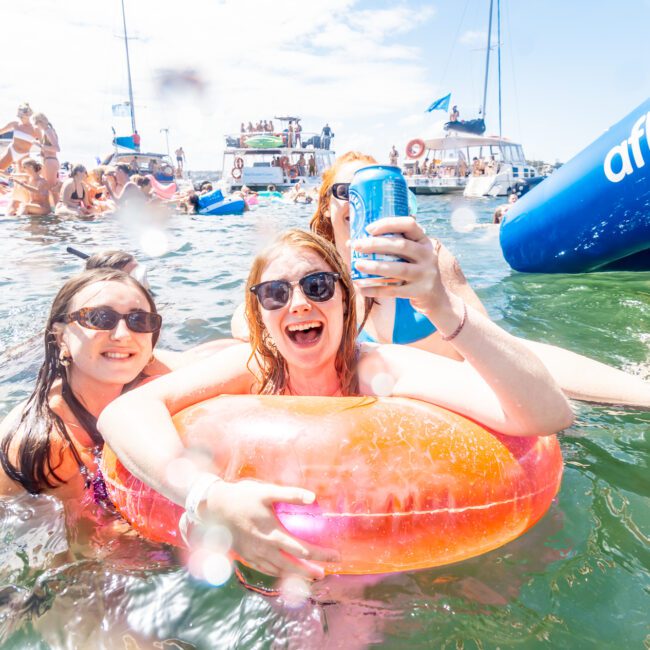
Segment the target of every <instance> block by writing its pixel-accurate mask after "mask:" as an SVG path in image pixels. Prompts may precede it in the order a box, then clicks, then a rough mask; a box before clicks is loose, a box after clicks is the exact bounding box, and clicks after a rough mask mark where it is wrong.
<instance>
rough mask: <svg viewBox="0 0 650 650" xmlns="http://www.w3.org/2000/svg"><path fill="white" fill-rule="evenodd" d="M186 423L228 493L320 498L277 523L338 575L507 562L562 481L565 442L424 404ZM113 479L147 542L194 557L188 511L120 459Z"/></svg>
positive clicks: (311, 408) (335, 402) (249, 409)
mask: <svg viewBox="0 0 650 650" xmlns="http://www.w3.org/2000/svg"><path fill="white" fill-rule="evenodd" d="M173 421H174V425H175V426H176V429H177V430H178V432H179V433H180V435H181V438H182V439H183V440H184V441H185V443H186V444H190V445H192V446H194V445H196V447H197V448H200V449H202V450H205V449H209V450H211V453H212V459H213V463H214V468H215V470H214V471H215V472H217V473H218V474H220V475H221V477H222V478H224V479H225V480H226V481H239V480H242V479H256V480H260V481H267V482H271V483H276V484H282V485H290V486H298V487H303V488H306V489H308V490H312V491H313V492H315V494H316V497H317V498H316V502H315V503H314V504H312V505H308V506H298V505H288V504H282V503H276V504H275V511H276V513H277V515H278V517H279V519H280V521H281V522H282V524H283V525H284V526H285V527H286V528H287V529H288V530H289V531H290V532H291V533H292V534H293V535H295V536H296V537H299V538H301V539H304V540H306V541H309V542H311V543H314V544H318V545H322V546H326V547H329V548H333V549H336V550H337V551H339V553H340V558H341V559H340V561H338V562H335V563H331V564H326V565H324V568H325V571H326V573H353V574H354V573H356V574H359V573H361V574H363V573H386V572H392V571H411V570H414V569H422V568H425V567H433V566H440V565H444V564H448V563H451V562H459V561H461V560H464V559H467V558H470V557H474V556H476V555H479V554H481V553H485V552H487V551H490V550H492V549H495V548H498V547H499V546H502V545H503V544H506V543H507V542H510V541H512V540H513V539H515V538H517V537H519V535H521V534H523V533H524V532H525V531H526V530H528V529H529V528H530V527H531V526H533V525H534V524H535V523H536V522H537V521H538V520H539V519H541V517H542V516H543V515H544V513H545V512H546V510H548V508H549V506H550V505H551V502H552V501H553V498H554V497H555V495H556V494H557V491H558V489H559V487H560V480H561V477H562V454H561V452H560V446H559V443H558V441H557V438H556V437H555V436H548V437H542V438H536V437H516V436H505V435H499V434H496V433H492V432H490V431H487V430H486V429H484V428H483V427H481V426H480V425H479V424H477V423H475V422H472V421H470V420H467V419H466V418H464V417H462V416H460V415H457V414H455V413H452V412H450V411H446V410H445V409H442V408H439V407H437V406H433V405H431V404H427V403H424V402H420V401H416V400H411V399H396V398H372V399H370V398H367V397H338V398H333V397H285V396H269V395H236V396H233V395H224V396H220V397H216V398H213V399H209V400H206V401H204V402H200V403H198V404H195V405H194V406H190V407H189V408H186V409H185V410H183V411H181V412H180V413H178V414H176V415H175V416H174V418H173ZM216 423H218V426H217V427H216V428H215V424H216ZM279 431H281V432H282V435H278V432H279ZM288 449H290V450H291V453H287V450H288ZM101 470H102V473H103V475H104V479H105V481H106V487H107V489H108V493H109V496H110V498H111V499H112V500H113V502H114V503H115V505H116V506H117V508H118V510H119V511H120V512H121V513H122V514H123V516H124V517H125V518H126V519H127V520H128V521H129V522H131V524H132V525H133V527H134V528H135V529H136V530H138V531H139V532H140V533H142V534H143V535H144V536H145V537H147V538H149V539H151V540H153V541H157V542H166V543H169V544H174V545H176V546H181V547H182V546H184V544H183V542H182V541H181V536H180V531H179V530H178V520H179V517H180V515H181V514H182V512H183V509H182V508H181V507H180V506H178V505H175V504H173V503H170V502H169V501H168V500H167V499H165V498H164V497H163V496H161V495H160V494H158V493H157V492H155V491H154V490H152V489H151V488H149V487H147V486H146V485H144V484H143V483H142V482H140V481H139V480H138V479H136V478H135V477H134V476H133V475H132V474H130V473H129V472H128V471H127V470H126V469H125V468H124V466H123V465H122V464H121V463H120V462H119V461H118V460H117V458H116V456H115V454H114V453H113V452H112V451H111V450H110V448H108V447H107V446H105V447H104V451H103V454H102V464H101ZM405 549H406V551H405Z"/></svg>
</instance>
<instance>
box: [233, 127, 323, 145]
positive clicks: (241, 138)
mask: <svg viewBox="0 0 650 650" xmlns="http://www.w3.org/2000/svg"><path fill="white" fill-rule="evenodd" d="M255 136H267V137H276V138H282V145H280V147H288V148H294V149H300V148H302V149H307V148H309V147H311V148H314V149H327V147H326V146H325V145H326V144H327V143H326V142H325V140H326V138H323V137H321V134H320V133H315V132H312V131H300V133H299V134H297V133H295V132H293V133H289V131H287V130H286V129H285V130H284V131H250V132H249V131H246V133H228V134H226V135H225V136H224V137H225V140H226V147H229V148H232V149H247V148H251V149H257V148H258V147H256V146H255V145H252V146H251V145H248V144H247V140H248V139H249V138H253V137H255Z"/></svg>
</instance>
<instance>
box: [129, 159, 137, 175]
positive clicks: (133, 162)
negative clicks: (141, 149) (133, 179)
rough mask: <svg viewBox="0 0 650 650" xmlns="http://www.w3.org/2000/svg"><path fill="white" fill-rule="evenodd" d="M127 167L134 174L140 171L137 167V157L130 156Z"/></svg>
mask: <svg viewBox="0 0 650 650" xmlns="http://www.w3.org/2000/svg"><path fill="white" fill-rule="evenodd" d="M129 169H130V170H131V171H132V172H133V173H134V174H137V173H138V172H139V171H140V168H139V167H138V159H137V158H136V157H135V156H133V158H131V162H130V163H129Z"/></svg>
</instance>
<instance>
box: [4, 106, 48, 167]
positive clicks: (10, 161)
mask: <svg viewBox="0 0 650 650" xmlns="http://www.w3.org/2000/svg"><path fill="white" fill-rule="evenodd" d="M16 116H17V117H18V119H17V120H13V121H11V122H9V123H8V124H5V125H4V126H3V127H2V128H1V129H0V135H2V134H3V133H8V132H9V131H13V132H14V134H13V135H14V137H13V140H12V141H11V144H10V145H9V146H8V147H7V150H6V151H5V153H4V155H3V156H2V158H0V171H4V170H5V169H7V167H9V165H13V166H14V167H17V168H18V171H20V161H21V160H22V159H23V158H27V156H29V152H30V151H31V148H32V146H34V145H37V146H40V143H39V142H38V136H39V132H38V129H36V128H35V127H34V125H33V124H32V123H31V121H30V118H31V116H32V109H31V107H30V105H29V104H28V103H26V102H25V103H24V104H21V105H20V106H19V107H18V111H17V114H16Z"/></svg>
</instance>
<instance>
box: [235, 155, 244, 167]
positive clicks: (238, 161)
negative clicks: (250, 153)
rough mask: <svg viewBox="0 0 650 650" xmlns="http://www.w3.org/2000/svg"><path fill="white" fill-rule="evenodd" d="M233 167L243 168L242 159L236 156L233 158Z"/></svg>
mask: <svg viewBox="0 0 650 650" xmlns="http://www.w3.org/2000/svg"><path fill="white" fill-rule="evenodd" d="M235 167H236V168H237V169H243V168H244V159H243V158H240V157H239V156H237V158H235Z"/></svg>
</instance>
